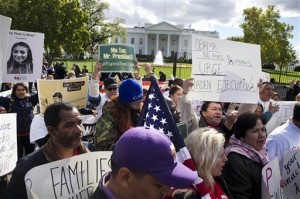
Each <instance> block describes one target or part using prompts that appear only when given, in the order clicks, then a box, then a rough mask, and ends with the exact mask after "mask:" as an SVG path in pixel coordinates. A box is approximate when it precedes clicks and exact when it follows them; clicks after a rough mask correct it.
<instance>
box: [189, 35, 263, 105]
mask: <svg viewBox="0 0 300 199" xmlns="http://www.w3.org/2000/svg"><path fill="white" fill-rule="evenodd" d="M192 58H193V68H192V77H193V78H194V86H193V87H192V88H191V90H190V98H191V100H203V101H219V102H239V103H249V104H256V103H257V99H258V92H259V90H258V87H257V83H258V82H259V79H260V78H261V60H260V46H259V45H253V44H246V43H240V42H233V41H227V40H222V39H215V38H210V37H203V36H199V35H193V36H192Z"/></svg>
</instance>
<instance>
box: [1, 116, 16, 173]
mask: <svg viewBox="0 0 300 199" xmlns="http://www.w3.org/2000/svg"><path fill="white" fill-rule="evenodd" d="M17 160H18V152H17V114H16V113H7V114H0V176H3V175H5V174H7V173H9V172H11V171H12V170H13V169H14V168H15V167H16V163H17Z"/></svg>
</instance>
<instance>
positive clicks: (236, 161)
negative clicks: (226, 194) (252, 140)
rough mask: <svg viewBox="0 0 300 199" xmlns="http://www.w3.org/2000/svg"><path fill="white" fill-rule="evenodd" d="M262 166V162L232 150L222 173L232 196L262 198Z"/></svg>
mask: <svg viewBox="0 0 300 199" xmlns="http://www.w3.org/2000/svg"><path fill="white" fill-rule="evenodd" d="M262 168H263V165H262V164H259V163H258V162H255V161H253V160H251V159H249V158H247V157H246V156H243V155H240V154H238V153H235V152H231V153H230V154H229V155H228V162H227V163H226V165H225V167H224V170H223V174H222V176H223V178H224V180H225V181H226V184H227V186H228V189H229V191H230V194H231V196H232V197H233V198H238V199H254V198H261V181H262V177H261V176H262V175H261V171H262ZM221 186H222V185H221ZM222 188H223V187H222ZM223 189H224V188H223ZM224 190H225V189H224Z"/></svg>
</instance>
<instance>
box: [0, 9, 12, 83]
mask: <svg viewBox="0 0 300 199" xmlns="http://www.w3.org/2000/svg"><path fill="white" fill-rule="evenodd" d="M10 25H11V18H8V17H5V16H3V15H0V27H1V28H0V35H1V37H0V84H1V83H2V76H3V67H4V65H5V64H4V63H5V54H6V46H7V42H8V32H9V29H10Z"/></svg>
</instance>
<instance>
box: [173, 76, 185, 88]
mask: <svg viewBox="0 0 300 199" xmlns="http://www.w3.org/2000/svg"><path fill="white" fill-rule="evenodd" d="M173 85H174V86H175V85H177V86H180V87H182V86H183V80H182V79H181V78H175V79H174V81H173Z"/></svg>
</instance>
